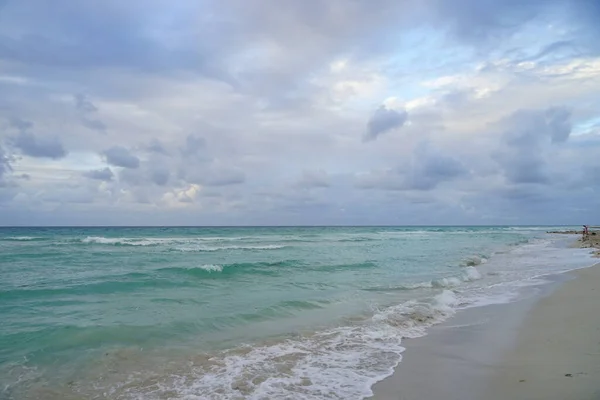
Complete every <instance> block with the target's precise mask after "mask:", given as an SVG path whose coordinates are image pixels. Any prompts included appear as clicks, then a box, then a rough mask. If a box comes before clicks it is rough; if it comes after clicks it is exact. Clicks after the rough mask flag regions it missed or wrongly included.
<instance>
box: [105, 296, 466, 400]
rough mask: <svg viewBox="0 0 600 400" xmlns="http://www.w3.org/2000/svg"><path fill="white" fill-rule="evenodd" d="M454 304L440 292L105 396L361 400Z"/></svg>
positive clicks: (122, 386) (209, 359) (133, 379)
mask: <svg viewBox="0 0 600 400" xmlns="http://www.w3.org/2000/svg"><path fill="white" fill-rule="evenodd" d="M459 303H460V302H459V299H458V297H457V295H456V294H455V293H454V292H452V291H450V290H444V291H442V292H440V293H438V294H437V295H436V296H435V297H433V298H430V299H429V300H428V301H416V300H412V301H408V302H404V303H402V304H399V305H396V306H393V307H388V308H385V309H382V310H379V311H377V312H376V313H375V314H374V315H373V316H372V317H371V318H369V319H368V320H365V321H363V322H362V323H358V324H356V325H352V326H342V327H337V328H332V329H328V330H325V331H321V332H317V333H314V334H310V335H305V336H299V337H296V338H293V339H288V340H281V341H276V342H272V343H266V344H263V345H255V346H242V347H237V348H234V349H230V350H226V351H224V352H221V353H213V354H211V355H209V356H206V357H202V359H201V360H202V361H199V362H194V363H182V367H181V369H178V370H176V371H173V370H170V371H168V372H167V371H160V372H157V373H156V374H155V375H154V376H145V377H143V378H140V374H137V375H132V376H130V379H128V380H127V383H119V384H114V383H113V387H112V388H102V390H103V391H104V392H105V393H111V395H112V396H113V397H119V398H128V399H137V398H144V399H159V398H164V397H170V398H198V399H199V398H202V399H213V398H215V399H216V398H220V399H236V398H248V399H300V400H303V399H305V400H308V399H321V398H329V399H361V398H365V397H368V396H371V395H372V390H371V387H372V386H373V385H374V384H375V383H376V382H378V381H380V380H382V379H384V378H386V377H387V376H389V375H391V374H392V373H393V370H394V368H395V367H396V366H397V365H398V363H399V362H400V361H401V359H402V356H401V354H402V352H403V351H404V347H403V346H402V339H403V338H406V337H418V336H422V335H424V334H425V333H426V330H427V328H428V327H430V326H432V325H434V324H437V323H440V322H442V321H444V320H445V319H447V318H448V317H450V316H452V315H453V314H454V312H455V309H456V307H457V306H458V305H459ZM188 365H193V367H191V368H189V367H188ZM184 366H185V368H184ZM113 368H114V365H113ZM148 381H151V382H153V383H152V385H147V382H148Z"/></svg>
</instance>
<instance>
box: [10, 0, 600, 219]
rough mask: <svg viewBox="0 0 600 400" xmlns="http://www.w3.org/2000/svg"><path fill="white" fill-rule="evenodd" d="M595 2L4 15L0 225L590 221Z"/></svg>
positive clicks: (341, 1)
mask: <svg viewBox="0 0 600 400" xmlns="http://www.w3.org/2000/svg"><path fill="white" fill-rule="evenodd" d="M599 20H600V3H599V2H598V1H597V0H418V1H417V0H280V1H275V0H181V1H172V0H128V1H122V0H104V1H94V0H80V1H75V0H53V1H47V0H0V225H90V224H92V225H257V224H268V225H296V224H319V225H322V224H582V223H600V197H599V194H600V25H599V24H598V23H597V21H599Z"/></svg>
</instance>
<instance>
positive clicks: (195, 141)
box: [181, 135, 206, 157]
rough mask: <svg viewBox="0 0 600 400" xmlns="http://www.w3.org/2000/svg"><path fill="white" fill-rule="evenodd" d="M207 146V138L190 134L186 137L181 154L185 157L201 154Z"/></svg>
mask: <svg viewBox="0 0 600 400" xmlns="http://www.w3.org/2000/svg"><path fill="white" fill-rule="evenodd" d="M205 148H206V139H204V138H203V137H201V136H196V135H188V136H187V137H186V138H185V145H184V146H183V147H182V148H181V154H182V155H183V156H184V157H193V156H199V155H201V152H202V151H203V150H204V149H205Z"/></svg>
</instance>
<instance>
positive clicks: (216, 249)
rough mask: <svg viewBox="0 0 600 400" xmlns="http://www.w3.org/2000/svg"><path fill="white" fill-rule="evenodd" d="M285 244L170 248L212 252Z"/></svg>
mask: <svg viewBox="0 0 600 400" xmlns="http://www.w3.org/2000/svg"><path fill="white" fill-rule="evenodd" d="M286 247H287V246H284V245H277V244H266V245H244V246H176V247H173V248H172V250H175V251H181V252H186V253H187V252H213V251H222V250H279V249H284V248H286Z"/></svg>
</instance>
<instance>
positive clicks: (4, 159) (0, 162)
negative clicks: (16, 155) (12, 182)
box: [0, 145, 12, 182]
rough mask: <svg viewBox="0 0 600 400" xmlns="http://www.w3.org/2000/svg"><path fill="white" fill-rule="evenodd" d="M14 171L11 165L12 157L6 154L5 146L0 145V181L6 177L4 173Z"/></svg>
mask: <svg viewBox="0 0 600 400" xmlns="http://www.w3.org/2000/svg"><path fill="white" fill-rule="evenodd" d="M10 171H12V167H11V166H10V158H9V156H8V154H6V152H5V150H4V148H2V146H1V145H0V182H2V180H3V178H4V174H6V173H8V172H10Z"/></svg>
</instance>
